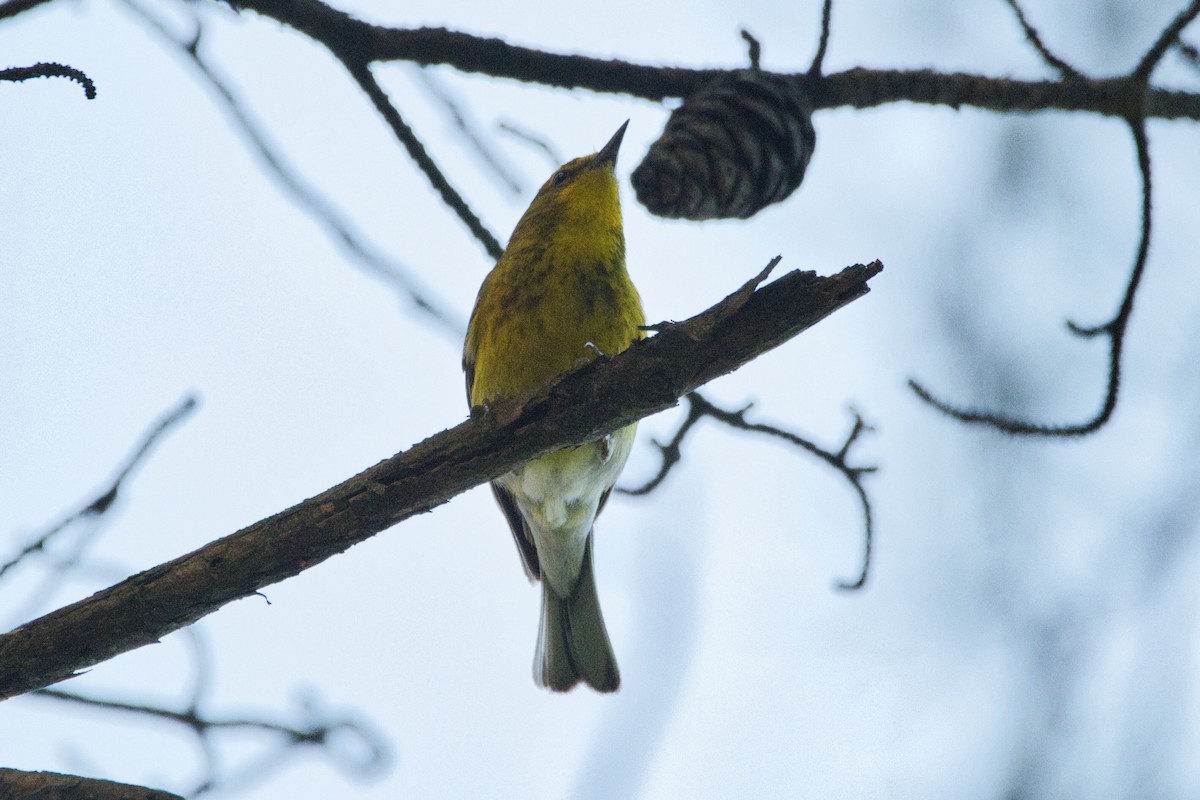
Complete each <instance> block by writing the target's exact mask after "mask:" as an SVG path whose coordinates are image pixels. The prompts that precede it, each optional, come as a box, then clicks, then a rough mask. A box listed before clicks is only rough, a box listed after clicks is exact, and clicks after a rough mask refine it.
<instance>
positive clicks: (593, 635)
mask: <svg viewBox="0 0 1200 800" xmlns="http://www.w3.org/2000/svg"><path fill="white" fill-rule="evenodd" d="M628 125H629V121H628V120H626V121H625V123H624V124H623V125H621V127H620V128H618V129H617V132H616V133H615V134H613V136H612V138H611V139H609V141H608V143H607V144H606V145H604V146H603V147H601V148H600V149H599V150H598V151H597V152H595V153H593V154H591V155H587V156H582V157H580V158H576V159H574V160H572V161H568V162H567V163H566V164H563V165H562V166H561V167H559V168H558V169H557V170H555V171H554V173H553V174H552V175H551V176H550V177H549V178H548V179H547V180H546V182H545V183H544V184H543V185H542V187H541V188H540V189H539V190H538V192H537V194H536V195H535V196H534V198H533V200H532V202H531V203H530V204H529V208H528V209H527V210H526V211H525V213H524V214H523V215H522V216H521V218H520V220H519V221H518V222H517V225H516V227H515V228H514V229H513V233H512V236H511V237H510V238H509V242H508V246H507V247H506V248H505V249H504V252H503V253H502V254H501V256H500V258H499V259H497V261H496V264H495V266H494V267H493V268H492V270H491V271H490V272H489V273H488V274H487V276H486V277H485V278H484V280H483V283H482V285H481V286H480V289H479V294H478V296H477V298H476V300H475V306H474V309H473V311H472V312H471V318H470V322H469V324H468V327H467V335H466V341H465V343H464V346H463V370H464V372H465V374H466V386H467V399H468V402H469V404H470V406H471V409H472V413H473V414H475V413H480V412H483V413H486V409H487V407H488V404H490V403H493V402H495V401H497V400H501V399H508V398H519V397H522V396H527V395H531V394H532V393H533V392H535V391H536V390H538V389H539V388H541V387H543V386H544V385H546V384H547V383H550V382H551V381H553V380H554V379H555V378H557V377H558V376H559V375H561V374H562V373H564V372H567V371H570V370H572V369H574V368H576V367H578V366H579V365H580V364H583V363H586V362H587V361H589V360H591V359H594V358H599V357H605V356H614V355H616V354H618V353H620V352H621V351H623V350H625V349H626V348H628V347H629V346H630V345H631V344H633V342H635V341H636V340H638V339H640V338H642V337H643V336H644V335H645V334H644V333H643V327H644V325H645V315H644V313H643V311H642V303H641V298H640V296H639V295H638V291H637V289H636V288H635V287H634V285H633V282H632V281H631V280H630V277H629V273H628V272H627V270H626V267H625V234H624V230H623V226H622V219H621V202H620V192H619V188H618V184H617V178H616V174H615V169H616V164H617V153H618V151H619V150H620V147H621V141H622V139H623V138H624V135H625V129H626V127H627V126H628ZM636 428H637V426H636V423H635V424H633V425H630V426H628V427H625V428H622V429H620V430H617V431H615V432H613V433H612V434H609V435H608V436H605V437H603V438H601V439H599V440H597V441H594V442H589V443H586V444H582V445H579V446H577V447H570V448H566V449H563V450H558V451H555V452H552V453H549V454H548V455H544V456H541V457H540V458H536V459H534V460H532V461H529V462H526V463H524V464H521V465H520V466H518V467H516V468H514V469H513V470H512V471H510V472H508V473H506V474H504V475H502V476H500V477H499V478H497V479H495V480H494V481H492V483H491V488H492V493H493V494H494V495H495V498H496V501H497V502H498V503H499V505H500V509H501V511H503V513H504V516H505V518H506V519H507V521H508V525H509V528H510V529H511V530H512V535H513V538H514V539H515V541H516V544H517V550H518V552H519V553H520V556H521V561H522V563H523V565H524V567H525V572H526V574H527V576H528V577H529V579H530V580H531V581H533V582H538V581H540V582H541V589H542V610H541V621H540V624H539V626H538V638H537V647H536V650H535V653H534V662H533V677H534V682H535V683H536V684H538V685H539V686H542V687H544V688H547V689H550V690H552V691H556V692H565V691H568V690H570V689H572V688H574V687H575V686H576V685H578V684H580V683H581V682H582V683H584V684H587V685H588V686H590V687H591V688H593V689H595V690H596V691H598V692H613V691H616V690H617V688H618V687H619V686H620V683H621V677H620V671H619V670H618V668H617V660H616V656H615V655H614V653H613V648H612V644H611V642H610V640H609V637H608V631H607V629H606V628H605V625H604V617H603V615H602V614H601V611H600V599H599V595H598V594H597V591H596V576H595V571H594V568H593V540H594V523H595V520H596V516H597V515H598V514H599V513H600V512H601V510H603V508H604V505H605V503H606V502H607V501H608V498H609V495H610V494H611V492H612V489H613V486H614V485H615V484H616V481H617V477H618V475H619V474H620V473H621V470H622V469H623V468H624V466H625V462H626V460H627V459H628V458H629V453H630V450H631V449H632V447H633V441H634V435H635V432H636Z"/></svg>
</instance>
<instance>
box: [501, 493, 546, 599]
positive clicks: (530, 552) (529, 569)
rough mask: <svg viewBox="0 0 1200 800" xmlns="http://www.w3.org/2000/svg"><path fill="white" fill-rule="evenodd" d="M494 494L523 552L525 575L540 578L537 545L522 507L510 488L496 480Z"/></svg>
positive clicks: (540, 570)
mask: <svg viewBox="0 0 1200 800" xmlns="http://www.w3.org/2000/svg"><path fill="white" fill-rule="evenodd" d="M492 494H494V495H495V496H496V502H497V503H499V504H500V510H501V511H503V512H504V518H505V519H507V520H508V527H509V528H511V529H512V535H513V541H515V542H516V543H517V550H518V551H519V552H520V553H521V565H522V566H523V567H525V575H526V576H527V577H528V578H529V580H531V581H536V580H539V579H540V578H541V577H542V568H541V564H540V563H539V562H538V554H537V546H536V545H535V544H534V543H533V535H532V534H530V532H529V527H528V526H527V525H526V524H525V518H524V517H523V516H521V509H519V508H517V501H516V500H514V499H513V496H512V495H511V494H509V493H508V490H506V489H504V488H501V486H500V485H499V484H497V483H495V482H493V483H492Z"/></svg>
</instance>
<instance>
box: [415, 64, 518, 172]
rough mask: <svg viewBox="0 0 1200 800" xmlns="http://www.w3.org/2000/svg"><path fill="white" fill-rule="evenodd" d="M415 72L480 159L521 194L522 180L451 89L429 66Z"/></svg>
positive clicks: (418, 68)
mask: <svg viewBox="0 0 1200 800" xmlns="http://www.w3.org/2000/svg"><path fill="white" fill-rule="evenodd" d="M414 72H415V73H416V76H417V78H418V80H420V82H421V83H422V85H424V86H425V88H426V89H427V90H428V91H429V94H430V95H432V96H433V97H434V99H436V100H437V101H438V102H439V103H441V105H442V107H443V108H445V109H446V113H447V114H448V115H449V116H450V121H451V122H453V123H454V127H456V128H458V132H459V133H460V134H461V135H462V137H463V138H464V139H465V140H466V141H467V144H468V145H470V146H471V150H473V151H474V152H475V154H476V155H477V156H479V159H480V160H481V161H482V162H483V163H484V165H485V166H486V167H487V168H488V169H489V170H490V171H491V173H492V174H493V175H494V176H495V177H496V178H497V179H498V180H499V181H500V183H501V184H503V185H504V187H505V188H506V189H508V191H509V192H510V193H512V194H518V195H519V194H521V193H522V192H523V191H524V187H523V186H522V185H521V182H520V181H519V180H518V179H517V178H516V176H514V175H513V174H512V171H511V170H509V168H508V167H506V166H505V165H504V164H503V163H502V162H501V161H500V157H499V156H498V155H496V154H495V153H493V152H492V149H491V148H490V147H488V146H487V145H486V144H485V143H484V141H483V137H482V136H480V135H479V133H478V131H476V126H475V125H474V124H473V123H472V122H471V121H470V120H468V119H467V115H466V112H464V111H463V109H462V106H461V104H460V103H459V102H458V101H457V100H456V99H455V98H453V97H451V96H450V92H449V90H447V89H446V87H445V86H443V85H442V84H441V82H440V81H438V80H437V79H436V78H435V77H434V76H433V73H432V72H430V71H429V69H428V68H426V67H415V68H414Z"/></svg>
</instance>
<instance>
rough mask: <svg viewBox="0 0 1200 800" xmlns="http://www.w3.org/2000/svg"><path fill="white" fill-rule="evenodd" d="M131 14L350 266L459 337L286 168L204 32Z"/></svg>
mask: <svg viewBox="0 0 1200 800" xmlns="http://www.w3.org/2000/svg"><path fill="white" fill-rule="evenodd" d="M122 2H123V3H124V4H125V6H126V7H127V8H129V9H130V10H131V11H132V12H133V13H134V15H135V16H136V17H137V18H138V19H139V20H141V21H142V22H143V23H145V24H146V25H147V26H148V27H149V28H150V29H151V30H152V31H153V32H154V33H155V34H156V35H157V36H158V37H159V38H160V39H161V40H162V41H164V42H165V43H167V44H168V45H170V46H171V47H172V48H174V49H175V50H177V51H178V52H180V53H181V54H182V55H184V56H185V57H186V58H187V60H188V62H189V63H190V64H191V65H192V66H193V67H194V68H195V69H196V70H197V71H198V72H199V73H200V76H201V77H202V78H203V79H204V81H205V83H207V84H208V86H209V87H210V88H211V89H212V90H213V93H214V94H215V96H216V97H217V99H218V100H219V101H220V102H221V105H222V106H223V107H224V109H225V112H226V113H227V114H228V115H229V117H230V119H231V120H232V121H233V124H234V126H235V127H236V128H237V129H238V131H240V133H241V134H242V138H243V140H244V141H245V142H246V143H247V144H248V145H249V147H250V150H251V152H253V153H254V155H255V156H257V157H258V160H259V162H260V163H261V164H262V165H263V167H264V168H265V170H266V172H267V174H268V175H270V176H271V177H273V178H274V179H275V181H276V183H277V184H278V185H279V187H280V188H281V189H282V190H283V193H284V194H285V195H287V196H288V197H290V198H291V199H292V200H293V201H294V202H295V203H296V204H297V205H298V206H299V207H300V209H301V210H302V211H304V212H305V213H306V214H307V215H308V216H309V218H310V219H312V220H313V221H315V222H316V223H317V224H318V225H320V226H321V227H322V228H324V230H325V232H326V233H327V234H328V235H329V236H330V238H332V239H333V240H334V241H335V242H338V243H339V244H341V245H342V247H343V248H345V251H346V252H347V253H348V254H349V255H350V257H351V258H352V259H353V261H354V262H356V263H357V264H358V265H359V266H361V267H363V268H364V269H366V270H368V271H369V272H371V273H372V274H374V275H375V276H377V277H379V278H381V279H382V280H384V281H385V282H386V283H387V284H388V285H389V286H390V287H391V288H392V289H393V290H394V291H396V293H397V294H399V295H401V296H402V297H404V298H406V299H407V300H408V301H410V302H411V303H412V304H413V305H414V306H415V307H416V308H417V309H418V310H419V311H421V312H422V313H424V314H426V315H428V316H429V317H430V318H431V319H432V320H433V321H435V322H437V323H438V326H439V328H440V329H441V330H442V331H444V332H445V333H447V334H449V335H451V336H453V337H456V338H457V337H461V336H462V332H463V330H464V329H465V325H464V324H463V321H462V320H461V319H459V318H458V315H457V314H455V313H454V312H453V311H451V310H450V309H449V307H448V306H447V305H446V303H444V302H443V301H441V300H438V299H434V298H433V297H432V296H431V293H430V291H429V290H428V289H427V288H425V287H423V286H422V285H421V281H420V279H419V278H418V277H417V276H416V274H414V273H413V271H412V270H411V269H409V268H408V267H407V266H405V265H404V264H401V263H400V262H399V261H397V260H396V259H394V258H392V257H390V256H388V255H386V254H384V253H381V252H380V251H378V250H377V249H375V248H374V247H372V246H371V245H370V244H368V243H367V242H366V241H364V239H363V237H362V235H361V234H360V233H359V232H358V231H356V230H355V229H354V225H353V223H351V222H350V221H349V220H348V219H347V218H346V217H345V216H344V215H343V214H342V213H341V212H340V211H339V210H338V209H337V208H336V207H335V206H334V205H333V204H332V203H331V202H330V201H329V199H328V198H326V197H324V196H322V195H321V194H320V193H319V192H318V191H317V190H316V189H314V188H313V187H312V186H310V185H308V184H307V183H306V182H305V181H304V180H303V179H302V178H301V177H300V176H299V174H298V173H297V172H296V171H295V170H294V169H293V168H292V167H291V166H290V165H288V164H287V163H286V160H285V159H284V157H283V155H282V154H280V153H279V151H278V148H277V147H276V146H275V145H274V144H273V143H272V142H271V140H270V137H269V136H268V135H267V133H266V132H265V131H264V130H263V129H262V128H261V127H260V126H259V125H258V123H257V122H255V121H254V119H253V117H252V116H251V115H250V113H249V112H248V111H247V110H246V109H245V108H244V106H243V104H242V101H241V100H240V99H239V98H238V97H237V95H236V94H235V93H234V91H233V89H232V88H231V87H230V86H229V84H228V83H226V82H225V80H224V79H223V78H222V77H221V76H219V75H218V74H217V72H216V70H214V69H213V68H212V67H211V66H210V65H209V63H208V61H207V60H206V59H205V58H204V57H203V56H202V55H201V54H200V48H199V42H200V38H201V32H202V28H201V27H200V23H199V22H197V23H196V25H197V27H196V35H195V36H194V37H192V38H191V39H182V38H179V37H178V36H176V35H175V34H174V33H172V32H171V31H170V30H169V29H168V28H167V26H166V25H164V24H163V23H162V21H161V20H160V19H158V18H157V17H155V16H154V15H153V14H151V13H150V12H149V11H148V10H146V9H145V8H143V7H142V6H141V5H140V4H138V3H136V2H134V0H122Z"/></svg>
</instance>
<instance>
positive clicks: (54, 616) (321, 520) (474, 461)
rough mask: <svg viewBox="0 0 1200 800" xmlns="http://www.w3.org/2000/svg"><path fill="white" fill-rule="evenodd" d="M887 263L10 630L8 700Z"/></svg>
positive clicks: (727, 349) (147, 637)
mask: <svg viewBox="0 0 1200 800" xmlns="http://www.w3.org/2000/svg"><path fill="white" fill-rule="evenodd" d="M882 269H883V265H882V264H880V263H879V262H878V261H876V262H873V263H872V264H870V265H866V266H863V265H855V266H853V267H847V268H846V269H844V270H842V271H841V272H839V273H837V274H836V275H833V276H830V277H827V278H821V277H817V276H816V275H815V274H814V273H811V272H791V273H788V274H787V275H784V276H783V277H781V278H779V279H778V280H775V281H773V282H771V283H769V284H767V285H765V286H759V285H758V284H759V282H761V280H762V279H763V278H764V277H765V274H766V271H765V270H764V272H763V273H762V274H760V275H759V276H758V277H756V278H755V279H754V280H752V281H750V282H749V283H747V284H746V285H745V286H743V287H742V288H741V289H739V290H738V291H736V292H734V293H733V294H731V295H730V296H729V297H727V298H726V299H725V300H723V301H721V302H720V303H718V304H717V305H716V306H714V307H712V308H710V309H708V310H707V311H705V312H702V313H701V314H698V315H696V316H695V317H693V318H691V319H690V320H687V321H686V322H682V323H679V324H675V325H670V326H668V327H666V328H665V329H663V330H662V331H661V332H660V333H659V334H658V335H656V336H653V337H651V338H649V339H645V340H641V341H639V342H636V343H635V344H634V345H633V346H632V347H630V348H629V349H628V350H626V351H625V352H624V353H621V354H620V355H618V356H616V357H614V358H611V359H605V358H598V359H595V360H593V361H591V362H589V363H588V364H586V365H584V366H582V367H580V368H579V369H577V370H574V371H572V372H570V373H567V374H566V375H565V376H563V377H562V378H561V379H559V380H557V381H556V382H554V383H552V384H550V385H549V386H546V387H544V388H542V389H541V390H539V391H538V392H536V393H535V394H534V395H533V396H532V397H530V398H527V399H520V398H518V399H514V400H509V401H504V402H499V403H496V404H494V405H493V406H491V407H489V408H487V409H486V410H485V411H484V412H482V413H480V414H479V415H477V416H476V417H474V418H472V419H470V420H468V421H467V422H464V423H462V424H461V425H458V426H456V427H455V428H452V429H451V430H448V431H443V432H442V433H440V434H437V435H435V436H432V437H430V438H429V439H426V440H425V441H424V442H421V443H420V444H418V445H416V446H414V447H412V448H410V449H409V450H407V451H405V452H402V453H399V454H398V455H396V456H393V457H392V458H390V459H387V460H385V461H383V462H381V463H379V464H377V465H376V466H374V467H372V468H370V469H368V470H366V471H365V472H363V473H361V474H360V475H357V476H355V477H353V478H351V479H349V480H347V481H345V482H344V483H342V484H340V485H338V486H335V487H333V488H331V489H329V490H327V491H325V492H323V493H321V494H319V495H317V496H316V497H313V498H310V499H309V500H306V501H304V502H303V503H300V504H298V505H296V506H293V507H292V508H290V509H288V510H286V511H283V512H281V513H279V514H276V515H274V516H272V517H269V518H267V519H264V520H262V521H260V522H257V523H255V524H253V525H250V526H249V527H247V528H244V529H243V530H241V531H239V532H237V533H235V534H232V535H230V536H226V537H225V538H223V539H220V540H217V541H215V542H212V543H211V544H208V545H206V546H204V547H202V548H200V549H199V550H197V551H195V552H193V553H190V554H187V555H184V556H181V557H179V558H177V559H175V560H174V561H170V562H168V563H165V564H162V565H160V566H157V567H154V568H153V569H150V570H147V571H145V572H142V573H140V574H138V575H135V576H133V577H131V578H129V579H128V580H125V581H123V582H121V583H119V584H117V585H115V586H113V587H110V588H109V589H106V590H104V591H101V592H98V593H96V594H95V595H93V596H92V597H89V598H87V599H85V600H81V601H79V602H77V603H74V604H72V605H69V606H66V607H64V608H62V609H59V610H58V611H55V612H52V613H50V614H47V615H46V616H44V617H41V618H40V619H37V620H34V621H32V622H29V623H26V624H25V625H22V626H21V627H19V628H17V629H16V630H14V631H12V632H10V633H8V634H5V635H3V636H0V698H6V697H12V696H14V695H17V694H22V693H24V692H28V691H32V690H34V689H40V688H43V687H45V686H48V685H50V684H52V683H55V682H57V681H61V680H64V679H66V678H69V677H71V676H72V675H74V674H76V672H77V671H78V670H80V669H85V668H87V667H89V666H91V665H93V664H96V663H99V662H101V661H104V660H106V659H109V658H112V657H113V656H115V655H117V654H119V653H122V652H125V651H128V650H131V649H133V648H136V647H140V646H142V645H146V644H150V643H153V642H155V641H157V640H159V639H160V638H162V637H163V636H165V635H166V634H168V633H170V632H172V631H175V630H178V629H179V628H182V627H184V626H186V625H189V624H191V623H193V622H195V621H196V620H198V619H200V618H201V617H203V616H205V615H207V614H210V613H212V612H213V611H215V610H217V609H218V608H220V607H221V606H223V605H225V604H226V603H228V602H231V601H233V600H236V599H238V598H240V597H246V596H248V595H250V594H253V593H255V592H256V591H258V590H259V589H261V588H262V587H264V586H267V585H269V584H272V583H275V582H278V581H281V580H284V579H286V578H289V577H292V576H294V575H297V574H299V573H300V572H302V571H304V570H306V569H309V568H311V567H312V566H314V565H316V564H318V563H320V562H321V561H324V560H325V559H327V558H329V557H330V556H333V555H335V554H337V553H339V552H342V551H343V550H345V549H346V548H348V547H350V546H351V545H354V544H356V543H358V542H361V541H363V540H365V539H367V538H369V537H370V536H373V535H374V534H376V533H378V532H379V531H382V530H384V529H386V528H389V527H391V526H393V525H395V524H396V523H398V522H401V521H402V520H405V519H408V518H409V517H411V516H413V515H415V514H420V513H423V512H426V511H429V510H431V509H433V508H434V507H436V506H438V505H440V504H441V503H444V502H446V501H447V500H449V499H450V498H451V497H454V496H455V495H457V494H460V493H461V492H464V491H466V490H467V489H470V488H471V487H473V486H477V485H479V484H481V483H484V482H486V481H489V480H492V479H494V478H496V477H498V476H500V475H502V474H503V473H505V472H507V471H509V470H511V469H512V468H513V467H514V466H515V465H517V464H520V463H522V462H525V461H528V460H530V459H532V458H536V457H538V456H541V455H544V454H546V453H549V452H551V451H553V450H557V449H560V448H562V447H569V446H574V445H578V444H582V443H584V442H589V441H595V440H596V439H598V438H600V437H602V436H604V435H607V434H608V433H610V432H612V431H614V430H616V429H618V428H621V427H624V426H626V425H628V424H630V423H632V422H634V421H636V420H638V419H641V418H642V417H645V416H648V415H650V414H653V413H655V412H657V411H661V410H663V409H665V408H669V407H671V406H672V405H674V404H675V403H676V402H677V399H678V398H679V397H682V396H683V395H685V394H687V393H688V392H690V391H692V390H694V389H696V388H697V387H698V386H700V385H702V384H704V383H706V382H707V381H710V380H712V379H713V378H716V377H718V376H720V375H724V374H726V373H728V372H731V371H733V370H734V369H737V368H738V367H739V366H740V365H742V364H744V363H746V362H747V361H749V360H751V359H753V358H755V357H756V356H758V355H760V354H762V353H764V352H766V351H767V350H770V349H773V348H774V347H777V346H778V345H780V344H782V343H783V342H785V341H787V340H788V339H790V338H792V337H793V336H795V335H797V334H798V333H800V332H801V331H803V330H805V329H806V328H808V327H810V326H812V325H814V324H816V323H817V322H818V321H820V320H821V319H823V318H824V317H826V316H828V315H829V314H831V313H833V312H834V311H836V310H837V309H839V308H841V307H842V306H844V305H846V304H847V303H850V302H852V301H853V300H855V299H857V298H859V297H862V296H863V295H864V294H866V293H867V292H868V291H869V290H868V287H867V281H868V280H869V279H870V278H872V277H873V276H875V275H877V274H878V273H879V272H880V271H881V270H882Z"/></svg>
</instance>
